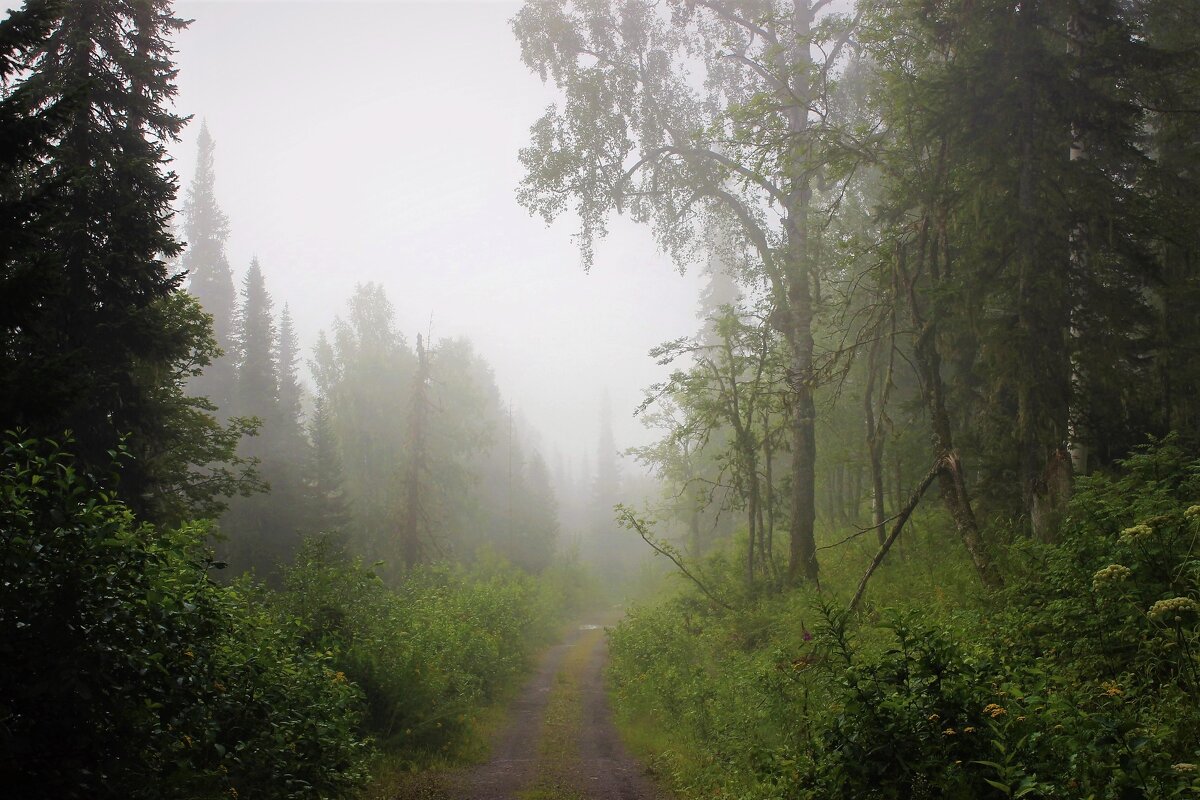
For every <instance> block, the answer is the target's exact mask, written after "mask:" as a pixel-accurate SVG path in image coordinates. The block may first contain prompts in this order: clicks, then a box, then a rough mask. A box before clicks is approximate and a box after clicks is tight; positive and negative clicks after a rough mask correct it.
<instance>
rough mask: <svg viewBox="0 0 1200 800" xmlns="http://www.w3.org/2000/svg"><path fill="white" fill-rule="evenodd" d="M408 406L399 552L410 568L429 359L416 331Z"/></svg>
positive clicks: (416, 553)
mask: <svg viewBox="0 0 1200 800" xmlns="http://www.w3.org/2000/svg"><path fill="white" fill-rule="evenodd" d="M413 381H414V385H413V399H412V408H411V409H410V411H409V418H408V445H409V459H408V475H407V477H406V480H405V483H406V503H405V509H404V522H403V526H402V527H401V529H400V553H401V556H402V558H403V559H404V566H405V567H406V568H408V569H410V570H411V569H412V568H413V567H414V566H416V564H417V563H418V561H419V560H420V557H421V538H420V527H421V514H422V508H421V477H422V474H423V473H424V472H425V428H426V424H425V418H426V414H427V412H428V406H429V398H428V397H427V396H426V389H427V388H428V381H429V359H428V357H427V355H426V353H425V345H424V342H422V340H421V334H419V333H418V334H417V374H416V376H415V377H414V378H413Z"/></svg>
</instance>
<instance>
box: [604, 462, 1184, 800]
mask: <svg viewBox="0 0 1200 800" xmlns="http://www.w3.org/2000/svg"><path fill="white" fill-rule="evenodd" d="M1198 503H1200V462H1198V461H1195V460H1192V459H1189V458H1188V457H1187V456H1186V455H1185V454H1184V453H1183V452H1182V451H1181V450H1180V449H1179V448H1178V447H1176V446H1175V445H1174V444H1173V443H1171V442H1170V441H1168V442H1166V443H1162V444H1160V445H1158V446H1155V447H1151V448H1147V449H1145V450H1143V451H1141V452H1139V453H1138V454H1136V455H1135V456H1133V457H1131V458H1130V459H1128V460H1127V461H1126V462H1125V463H1124V464H1123V465H1122V469H1121V472H1120V474H1118V475H1114V476H1098V477H1092V478H1087V479H1081V480H1080V481H1079V483H1078V487H1077V492H1076V495H1075V498H1074V500H1073V503H1072V507H1071V513H1070V516H1069V519H1068V521H1067V522H1066V524H1065V525H1064V527H1063V530H1062V531H1061V535H1060V538H1059V540H1058V542H1057V543H1056V544H1053V545H1047V544H1036V543H1033V542H1030V541H1018V542H1016V543H1015V544H1013V545H1011V546H1010V547H1009V549H1008V552H1007V554H1006V559H1005V560H1006V564H1007V571H1008V574H1009V588H1008V589H1007V590H1005V591H1004V592H1002V593H999V594H997V595H995V596H990V597H987V596H984V595H983V594H982V593H981V592H980V591H979V590H978V589H977V588H976V586H975V585H974V584H973V583H972V582H971V581H969V580H964V579H963V577H964V575H966V576H969V572H967V571H965V570H963V569H962V568H961V564H962V561H961V560H959V559H958V558H957V556H955V555H950V553H952V552H954V551H955V545H954V540H953V539H952V538H951V536H950V534H949V532H948V531H946V530H945V529H944V528H941V527H939V521H938V520H937V518H936V516H933V517H932V518H930V519H928V520H927V521H926V525H925V528H924V530H923V531H922V532H921V535H920V536H918V538H917V540H916V541H914V542H913V544H912V545H910V547H909V548H908V552H907V553H906V554H905V556H904V557H903V558H899V557H893V558H892V559H891V561H890V563H889V565H888V567H887V568H886V569H884V570H883V571H881V573H880V574H879V575H877V576H876V578H875V581H876V583H874V584H873V585H872V587H871V590H870V594H869V602H868V603H867V604H866V605H865V606H864V607H863V609H862V610H861V611H860V612H859V613H857V614H855V615H850V614H848V613H847V612H846V611H845V610H844V608H845V603H846V597H847V596H848V594H849V591H850V589H852V588H853V581H851V580H847V577H850V576H852V577H853V578H855V579H856V578H857V575H856V574H855V570H856V569H857V567H858V564H859V563H860V558H859V557H858V556H857V555H856V556H854V557H850V558H844V559H843V560H842V561H841V562H839V561H838V560H837V559H834V558H830V557H827V558H826V559H825V560H824V561H823V567H824V566H825V565H830V568H828V569H825V571H824V576H823V577H824V581H823V583H824V589H825V590H824V592H823V593H820V594H818V593H816V592H813V591H810V590H794V591H788V592H782V593H772V592H760V593H759V594H757V595H753V594H751V595H747V594H746V593H743V594H742V595H740V596H738V597H737V602H735V603H732V604H731V605H733V608H732V609H725V608H722V607H720V606H719V605H717V604H715V603H713V602H711V601H709V600H707V599H706V598H704V597H703V596H701V595H700V594H699V593H698V592H683V593H682V594H680V595H678V596H676V597H674V598H671V599H668V600H665V601H660V602H658V603H655V604H650V605H644V606H642V607H640V608H638V609H636V610H634V611H633V612H632V613H631V614H630V615H629V616H628V617H627V619H626V620H625V621H623V622H622V623H621V624H620V625H619V626H618V627H617V628H616V629H615V630H614V632H613V634H612V638H611V652H612V665H611V668H610V678H611V681H612V684H613V688H614V693H615V697H616V700H617V707H618V716H619V719H620V722H621V725H622V727H623V730H624V731H625V733H626V735H627V738H628V740H629V742H630V744H631V745H632V746H633V747H634V749H635V750H637V751H638V752H639V753H640V754H641V755H643V756H644V757H647V758H648V759H649V760H650V763H651V765H652V766H653V768H654V769H655V770H656V771H658V772H659V773H660V774H661V775H663V777H664V778H665V779H666V781H667V782H668V783H669V784H670V785H671V786H672V788H674V789H675V790H676V791H677V793H678V794H679V795H680V796H681V797H697V798H698V797H705V798H709V797H712V798H764V799H765V798H779V799H781V800H783V799H785V798H786V799H787V800H793V799H796V800H799V799H800V798H813V799H814V800H815V799H816V798H820V799H821V800H831V799H833V798H963V800H966V799H967V798H982V799H984V800H987V799H988V798H1009V797H1025V798H1078V800H1085V799H1086V798H1172V797H1196V796H1200V780H1198V777H1197V775H1198V773H1197V766H1196V765H1197V764H1198V763H1200V681H1198V680H1197V675H1198V670H1200V660H1198V656H1200V628H1198V619H1197V616H1198V615H1197V599H1198V597H1200V560H1198V558H1197V541H1198V539H1200V505H1197V504H1198ZM922 537H924V538H925V540H926V541H930V542H932V541H936V540H937V537H941V539H940V543H939V544H937V546H936V547H925V546H924V545H923V544H922ZM852 546H859V545H857V544H852ZM706 575H707V576H708V577H710V578H716V581H715V582H716V583H717V584H721V583H722V581H723V582H724V586H725V587H726V589H727V590H728V591H730V592H732V591H733V589H732V587H733V586H734V584H735V582H736V576H735V575H730V574H729V572H728V571H726V572H721V565H720V563H719V561H718V562H715V563H710V564H709V565H708V571H707V573H706ZM947 576H948V577H949V579H948V580H943V578H944V577H947ZM843 589H844V591H839V590H843Z"/></svg>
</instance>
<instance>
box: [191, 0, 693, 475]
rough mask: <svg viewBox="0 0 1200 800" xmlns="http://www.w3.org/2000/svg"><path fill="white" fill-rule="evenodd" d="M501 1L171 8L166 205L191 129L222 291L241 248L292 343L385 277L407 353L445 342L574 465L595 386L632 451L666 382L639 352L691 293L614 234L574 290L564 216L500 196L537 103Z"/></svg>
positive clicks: (588, 433) (647, 250)
mask: <svg viewBox="0 0 1200 800" xmlns="http://www.w3.org/2000/svg"><path fill="white" fill-rule="evenodd" d="M518 8H519V4H518V3H511V2H475V3H471V2H460V1H458V0H445V1H443V2H424V3H414V2H395V1H393V2H381V1H379V0H377V1H376V2H332V1H331V0H326V1H325V2H289V1H288V0H241V1H240V2H239V1H237V0H207V1H205V2H180V3H178V4H177V12H178V13H179V15H180V16H183V17H185V18H191V19H194V20H195V21H194V22H193V24H192V26H191V28H190V29H188V30H187V31H185V32H183V33H182V34H181V35H180V36H179V38H178V40H177V47H178V51H179V52H178V54H177V64H178V66H179V69H180V74H179V78H178V86H179V96H178V98H177V106H178V109H179V110H180V112H181V113H184V114H193V115H195V117H196V121H195V122H194V123H193V124H192V125H191V126H190V127H189V128H188V130H187V131H186V132H185V133H184V137H183V141H182V143H181V144H180V145H179V146H178V147H177V148H175V151H176V152H175V155H176V165H175V166H176V169H177V172H178V173H179V176H180V186H181V199H182V192H183V191H186V187H187V185H188V183H189V182H190V180H191V176H192V171H193V167H194V163H195V157H194V152H195V139H196V134H197V132H198V130H199V120H200V119H201V118H203V119H206V120H207V122H208V125H209V128H210V130H211V132H212V135H213V137H214V139H215V140H216V143H217V153H216V159H217V161H216V168H217V197H218V199H219V201H220V203H221V206H222V208H223V209H224V211H225V213H226V214H227V215H228V216H229V218H230V223H231V229H232V235H231V237H230V241H229V256H230V261H231V263H232V264H233V265H234V269H235V272H236V273H239V274H238V275H237V277H238V278H239V279H240V273H241V272H242V271H244V270H245V268H246V266H247V265H248V263H249V261H250V258H251V257H252V256H255V255H257V256H258V257H259V258H260V260H261V262H262V265H263V269H264V271H265V273H266V275H267V280H268V282H269V288H270V289H271V291H272V294H273V296H274V298H275V301H276V304H277V306H282V304H283V303H284V302H287V303H289V304H290V306H291V309H292V312H293V314H294V316H295V317H296V319H297V324H298V327H299V328H300V334H301V337H302V339H303V340H304V341H305V342H306V343H309V344H311V342H312V341H313V340H314V339H315V337H316V333H317V331H318V330H320V329H322V328H328V327H329V325H330V323H331V322H332V320H333V318H334V316H335V315H337V314H341V313H343V309H344V307H345V303H346V300H347V299H348V298H349V295H350V293H351V291H352V289H353V286H354V284H355V283H358V282H364V281H379V282H381V283H383V284H384V286H385V287H386V289H387V292H388V295H389V297H390V298H391V300H392V303H393V304H394V305H395V307H396V309H397V315H398V322H399V325H400V327H401V328H402V330H403V331H404V333H405V334H406V336H407V337H408V338H409V339H410V341H411V339H412V338H413V337H414V336H415V334H416V333H417V332H423V331H425V330H426V329H427V327H428V326H429V322H430V318H431V317H432V320H433V332H434V335H435V337H440V336H458V335H463V336H466V337H468V338H470V339H471V340H472V341H473V342H474V344H475V346H476V349H477V350H478V351H479V352H480V353H481V354H482V355H483V357H484V358H485V359H487V361H488V362H489V363H491V365H492V366H493V368H494V369H495V372H496V380H497V383H498V384H499V386H500V390H501V392H502V393H503V394H504V395H505V397H506V398H507V399H511V401H512V402H513V404H514V408H515V409H516V410H517V412H518V413H520V414H522V415H523V416H524V417H525V418H526V419H527V420H528V421H529V422H530V424H531V425H532V426H533V427H534V428H535V429H536V430H538V431H539V432H540V433H541V435H542V438H543V442H544V451H545V453H546V455H547V457H548V458H552V457H553V456H554V454H555V452H556V451H560V452H561V453H562V454H563V455H564V456H565V457H568V458H571V459H578V458H580V457H581V456H582V455H584V454H585V453H587V454H591V453H592V451H594V449H595V446H596V440H597V436H598V418H599V409H600V397H601V394H602V392H603V390H604V389H605V388H607V389H608V391H609V392H610V394H611V396H612V401H613V408H614V410H615V415H616V420H615V425H614V427H615V431H616V436H617V444H618V446H620V447H626V446H628V445H630V444H637V443H642V442H644V441H646V440H647V439H648V438H649V437H648V436H647V434H646V432H645V431H644V430H643V429H642V427H641V424H640V422H638V421H636V420H634V419H633V418H632V416H631V415H632V410H633V408H634V407H635V406H636V405H637V403H638V402H639V401H640V399H641V397H642V389H643V388H644V387H646V386H648V385H649V384H651V383H653V382H654V381H656V380H660V379H661V378H662V377H663V376H664V375H665V372H666V369H665V368H663V367H658V366H656V365H655V364H654V363H653V361H652V360H651V359H650V358H648V357H647V356H646V352H647V351H648V350H649V349H650V348H651V347H653V346H654V345H656V344H658V343H660V342H662V341H664V340H666V339H670V338H674V337H676V336H680V335H685V334H690V333H692V332H693V331H694V330H695V329H696V328H697V327H698V322H697V320H696V318H695V303H696V297H697V292H698V289H699V285H700V278H699V276H698V274H697V273H696V272H695V271H693V272H691V273H689V274H688V275H687V276H686V277H680V276H679V275H678V273H676V272H675V271H674V270H673V268H672V266H671V265H670V263H669V262H668V261H667V259H666V258H665V257H664V256H662V255H661V254H659V253H658V252H657V251H656V249H655V247H654V245H653V242H652V241H651V239H650V236H649V233H648V232H647V231H646V230H644V229H642V228H640V227H636V226H634V225H632V223H627V222H625V221H623V220H622V221H616V222H614V224H613V226H612V229H613V233H612V235H611V236H610V239H609V241H608V243H607V244H605V245H603V246H601V248H600V249H599V250H598V251H597V258H596V265H595V267H594V269H593V270H592V273H591V274H590V275H587V274H585V273H584V272H583V269H582V267H581V266H580V263H579V256H578V252H577V251H576V249H575V247H574V245H573V244H572V243H571V240H570V235H571V233H573V231H574V224H573V221H572V220H568V219H564V220H562V221H561V222H559V223H556V224H555V225H554V226H553V227H551V228H546V227H545V225H544V224H543V223H542V222H541V221H540V220H539V219H534V218H531V217H530V216H529V215H528V214H527V213H526V212H525V210H524V209H522V208H521V207H520V206H519V205H518V204H517V202H516V200H515V190H516V186H517V184H518V182H519V181H520V178H521V167H520V165H519V164H518V162H517V151H518V149H519V148H520V147H521V146H522V145H523V144H524V143H525V141H526V137H527V132H528V129H529V126H530V125H531V124H532V123H533V122H534V120H535V119H536V118H537V117H538V116H539V115H540V113H541V112H542V110H543V109H544V108H545V107H546V106H547V105H548V104H549V103H550V102H552V100H553V96H554V95H553V90H552V88H551V87H546V86H543V85H542V83H541V82H540V80H539V79H538V78H537V77H536V76H535V75H532V74H530V73H528V72H527V71H526V70H525V68H524V66H523V65H522V64H521V62H520V54H519V50H518V46H517V43H516V41H515V39H514V38H513V36H512V33H511V31H510V30H509V25H508V20H509V19H511V17H512V16H513V15H514V14H515V13H516V11H517V10H518Z"/></svg>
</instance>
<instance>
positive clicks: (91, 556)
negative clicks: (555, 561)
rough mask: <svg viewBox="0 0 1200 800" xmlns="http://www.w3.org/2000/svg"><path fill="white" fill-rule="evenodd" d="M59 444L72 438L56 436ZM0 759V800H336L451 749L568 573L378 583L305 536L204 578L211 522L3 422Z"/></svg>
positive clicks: (210, 565) (484, 569) (430, 572)
mask: <svg viewBox="0 0 1200 800" xmlns="http://www.w3.org/2000/svg"><path fill="white" fill-rule="evenodd" d="M68 446H69V443H68ZM3 456H4V462H3V463H4V467H3V469H2V470H0V498H2V502H0V550H2V552H3V557H4V561H3V564H2V570H0V713H2V715H3V716H2V721H3V725H2V726H0V754H2V755H0V759H2V760H0V775H3V776H4V780H5V786H6V792H9V793H10V795H9V796H13V797H64V798H66V797H117V796H120V797H147V798H152V797H164V796H180V797H184V796H186V797H196V798H202V797H211V798H216V797H224V798H229V797H288V798H303V797H308V798H331V797H351V796H355V795H356V794H357V793H358V791H359V790H360V789H361V788H362V787H363V786H364V785H365V784H366V783H367V782H368V780H369V779H370V778H371V776H372V774H378V773H379V772H380V771H381V770H383V771H386V770H389V769H396V768H407V767H409V766H419V765H422V764H427V763H429V762H430V761H431V760H434V759H440V760H442V761H445V760H448V759H453V758H455V757H456V756H458V755H459V751H460V749H461V748H463V747H464V746H466V745H468V744H469V743H470V741H471V737H472V735H473V731H474V726H475V725H476V724H477V723H478V720H479V719H480V715H481V713H482V712H484V710H485V709H487V707H488V706H489V704H491V703H494V702H495V701H496V700H497V699H498V698H500V697H501V696H503V694H504V692H505V691H506V690H507V689H508V688H509V687H510V686H511V685H512V684H513V682H514V681H515V680H516V679H517V678H518V677H520V676H521V675H522V672H523V670H524V669H525V668H526V667H527V665H528V662H529V659H530V656H531V655H532V653H533V652H534V651H535V649H536V648H538V647H539V646H540V645H541V644H542V643H543V642H545V641H546V640H547V639H548V638H549V637H550V636H552V635H553V634H554V633H555V632H556V628H557V626H558V625H560V624H561V623H562V621H563V620H564V619H565V615H569V614H570V613H572V611H573V609H574V608H575V606H576V603H577V602H578V601H579V599H580V594H579V592H580V587H581V586H583V585H584V582H583V581H582V580H581V576H580V574H579V573H578V571H577V570H574V569H572V568H570V567H558V568H553V569H548V570H546V571H545V572H544V573H542V574H541V575H539V576H536V577H535V576H531V575H529V574H527V573H525V572H523V571H521V570H518V569H516V568H513V567H511V566H508V565H506V564H504V563H502V562H500V561H495V562H494V563H491V564H479V565H477V566H475V567H474V568H470V569H468V568H457V567H428V568H424V569H421V570H418V571H414V572H413V573H412V574H411V575H409V576H408V577H407V578H406V580H405V581H404V582H403V583H401V584H399V585H397V586H394V587H388V586H387V585H385V584H384V583H383V581H382V580H381V579H380V578H379V576H378V575H377V574H376V573H375V571H374V570H373V569H371V568H369V567H367V566H364V565H363V564H362V563H361V562H359V561H357V560H354V559H352V558H350V557H348V556H346V555H345V554H344V553H342V552H341V550H340V549H339V547H338V546H337V544H336V539H335V538H334V537H323V538H316V539H311V540H309V541H308V542H307V543H306V544H304V546H303V547H302V548H301V551H300V556H299V557H298V559H297V561H296V562H295V563H294V564H293V565H292V566H290V567H288V568H286V569H285V570H284V572H283V574H284V581H283V586H282V588H280V589H277V590H275V589H270V588H268V587H266V586H264V585H262V584H259V583H256V582H254V581H252V580H251V579H249V578H242V579H239V580H236V581H234V582H232V583H229V584H220V583H217V582H216V581H215V580H214V575H215V574H216V573H215V567H216V566H217V565H216V564H214V562H213V559H212V553H211V547H210V546H209V545H208V543H207V538H206V537H207V535H208V529H207V526H205V525H202V524H188V525H183V526H180V527H179V528H167V527H162V526H155V525H151V524H148V523H143V522H139V521H138V519H137V518H136V517H135V516H134V514H133V513H132V512H131V511H130V510H129V509H128V507H127V506H126V505H125V504H124V503H123V502H122V501H121V500H120V499H119V493H118V492H116V491H114V490H113V487H114V486H115V485H116V479H115V475H113V476H110V479H109V480H107V481H106V480H98V479H93V478H90V477H88V476H87V475H85V474H82V473H80V472H79V471H77V469H76V462H75V459H74V458H73V457H72V456H71V455H69V454H68V453H67V452H66V451H65V450H64V449H63V448H60V447H59V446H57V445H56V444H54V443H51V442H44V441H38V440H17V439H9V440H7V442H6V444H5V446H4V451H3Z"/></svg>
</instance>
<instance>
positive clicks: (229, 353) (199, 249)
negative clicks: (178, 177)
mask: <svg viewBox="0 0 1200 800" xmlns="http://www.w3.org/2000/svg"><path fill="white" fill-rule="evenodd" d="M215 149H216V146H215V144H214V143H213V139H212V136H211V135H210V134H209V132H208V126H207V125H206V124H203V123H202V124H201V126H200V137H199V139H198V141H197V159H196V174H195V177H194V178H193V179H192V185H191V187H190V188H189V189H188V196H187V201H186V202H185V203H184V206H183V215H184V229H183V230H184V236H185V237H186V240H187V248H186V250H184V253H183V260H182V264H183V268H184V270H185V271H186V272H187V276H188V292H190V293H191V295H192V296H193V297H195V298H196V299H197V300H199V301H200V305H201V306H203V307H204V310H205V312H207V313H208V314H210V315H211V316H212V319H213V336H214V338H215V339H216V342H217V346H218V347H220V348H221V350H222V351H223V352H224V355H223V356H220V357H217V358H216V359H214V361H213V363H212V364H210V365H209V366H208V368H207V369H205V370H204V372H203V373H202V374H201V375H199V376H197V377H196V378H195V379H194V380H192V381H191V382H190V383H189V384H188V389H189V390H190V391H191V392H193V393H194V394H196V395H198V396H200V397H207V398H208V399H209V400H211V401H212V402H213V404H214V405H216V406H217V408H218V409H221V410H222V411H224V412H225V413H226V414H228V413H229V412H230V411H231V410H232V407H233V401H234V391H235V390H234V360H233V324H234V317H235V302H236V297H235V295H236V293H235V291H234V287H233V271H232V270H231V269H230V268H229V260H228V259H227V258H226V256H225V240H226V239H227V238H228V236H229V221H228V219H227V218H226V217H225V214H224V213H223V212H222V211H221V209H220V207H219V206H218V205H217V199H216V195H215V192H214V187H215V183H216V177H215V170H214V166H213V161H214V159H213V154H214V151H215Z"/></svg>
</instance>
